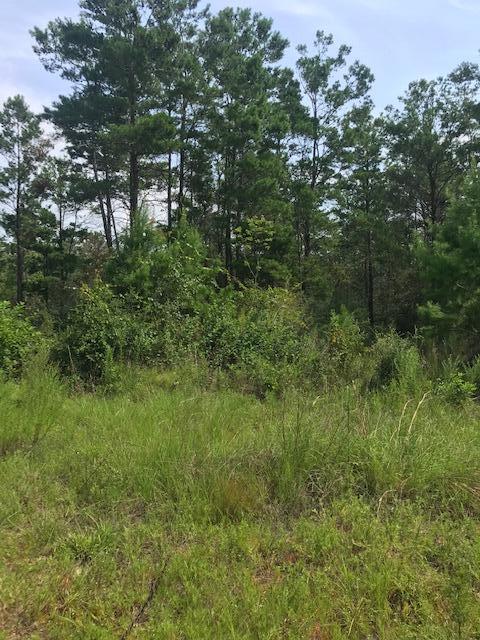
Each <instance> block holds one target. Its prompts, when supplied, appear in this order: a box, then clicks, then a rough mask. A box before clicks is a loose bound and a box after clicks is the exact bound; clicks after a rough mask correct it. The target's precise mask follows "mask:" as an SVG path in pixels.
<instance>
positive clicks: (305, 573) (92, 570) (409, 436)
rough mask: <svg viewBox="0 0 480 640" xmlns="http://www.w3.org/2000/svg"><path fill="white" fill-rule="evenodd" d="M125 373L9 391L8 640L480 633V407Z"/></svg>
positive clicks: (2, 468) (3, 499)
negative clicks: (94, 385)
mask: <svg viewBox="0 0 480 640" xmlns="http://www.w3.org/2000/svg"><path fill="white" fill-rule="evenodd" d="M121 379H122V381H123V382H122V384H123V387H122V388H121V389H119V390H118V393H117V394H113V395H112V394H110V395H102V394H98V393H97V394H77V395H75V396H73V395H72V394H71V393H69V392H68V390H66V389H65V387H64V386H63V385H62V384H61V383H60V381H59V379H58V376H57V375H56V374H55V372H54V370H49V369H48V367H45V366H44V365H40V364H39V363H37V364H36V365H34V366H33V369H30V370H27V372H26V378H25V379H24V381H23V382H21V383H20V384H14V383H13V382H10V383H4V384H2V386H1V387H0V405H1V406H0V412H1V415H2V430H1V435H0V452H1V453H0V455H1V458H0V526H1V535H0V558H1V579H0V602H1V606H0V629H1V630H2V632H3V637H4V638H5V639H7V638H8V639H10V638H31V639H40V638H51V639H64V638H79V639H80V638H81V639H82V640H93V639H102V640H106V639H113V638H127V637H128V638H145V639H147V638H148V639H152V638H158V639H163V638H165V639H167V638H168V639H170V638H171V639H174V638H178V639H180V638H188V639H195V640H196V639H198V638H204V639H205V640H206V639H211V638H242V639H247V638H248V639H250V638H262V639H264V638H272V639H277V638H306V639H310V640H327V639H340V638H342V639H343V638H358V639H364V638H382V639H388V638H392V639H394V638H395V639H398V638H412V639H413V638H431V639H440V638H444V639H445V640H446V639H448V640H451V639H452V638H465V639H467V638H469V639H470V638H476V637H478V620H479V617H480V601H479V596H478V593H479V590H480V583H479V579H480V578H479V576H480V547H479V536H478V528H479V516H480V488H479V481H480V462H479V460H480V431H479V429H478V420H479V417H480V412H479V409H478V408H477V406H476V404H475V402H473V401H470V400H467V401H465V402H464V403H463V404H462V405H461V406H458V405H457V406H456V405H453V404H452V403H451V402H447V401H446V400H444V399H443V398H442V397H441V396H440V395H438V394H433V393H429V391H430V390H429V388H428V385H427V386H425V387H424V388H418V389H416V391H415V392H414V393H409V391H408V390H405V388H404V387H403V386H402V384H401V383H399V382H392V383H391V384H390V385H389V387H388V388H384V389H382V390H373V391H370V392H369V393H360V391H359V390H358V388H356V387H355V385H346V384H345V385H343V386H341V387H340V386H339V387H338V388H337V389H333V388H331V389H329V390H328V392H323V393H321V394H320V395H312V394H311V393H309V392H299V391H293V390H290V391H287V392H286V393H285V394H284V395H283V397H281V398H278V397H275V396H274V395H268V396H267V397H266V398H265V399H263V400H260V399H256V398H255V397H253V396H251V395H246V394H240V393H238V392H235V391H232V390H231V389H229V388H227V387H226V385H225V381H224V380H223V378H222V377H221V376H220V377H219V378H218V377H217V378H216V377H215V376H213V375H212V374H209V373H207V372H206V371H205V369H203V368H201V367H198V366H195V365H192V366H188V367H183V368H180V369H172V370H169V371H161V370H152V369H150V370H144V369H143V370H142V369H138V368H133V369H132V368H130V369H127V370H125V371H124V372H123V374H122V376H121Z"/></svg>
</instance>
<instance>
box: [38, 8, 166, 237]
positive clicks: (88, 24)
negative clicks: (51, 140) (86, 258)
mask: <svg viewBox="0 0 480 640" xmlns="http://www.w3.org/2000/svg"><path fill="white" fill-rule="evenodd" d="M152 4H153V5H156V3H155V2H154V0H151V2H150V1H147V0H119V1H118V2H115V3H112V2H110V1H109V0H81V2H80V7H81V9H82V12H81V17H80V20H79V21H77V22H75V21H72V20H61V19H57V20H55V21H54V22H51V23H50V24H49V25H48V27H47V29H45V30H41V29H38V28H35V29H34V30H33V36H34V38H35V40H36V46H35V51H36V52H37V54H38V55H39V56H40V59H41V60H42V62H43V64H44V66H45V67H46V69H47V70H49V71H57V72H59V73H60V75H61V76H62V77H63V78H65V79H66V80H68V81H70V82H72V83H73V85H74V88H75V89H74V93H73V95H72V96H70V97H69V98H61V99H60V101H59V102H57V103H56V104H55V105H54V108H53V110H52V111H51V112H50V117H51V118H52V119H53V120H54V121H56V123H57V124H59V125H62V123H63V126H62V127H61V128H62V132H63V133H64V134H65V135H66V136H67V140H68V134H69V131H68V127H69V126H70V127H71V126H72V118H73V123H74V124H75V126H74V130H75V134H77V135H78V133H80V134H81V135H82V137H83V139H84V141H86V142H87V143H88V144H87V149H86V150H85V153H84V154H83V156H84V159H87V160H88V162H89V165H90V168H91V170H92V172H93V174H94V179H95V183H96V185H97V187H98V183H99V176H98V171H99V165H102V169H103V173H104V174H105V180H106V185H105V188H107V189H108V188H110V185H111V182H110V179H111V176H112V174H113V173H114V168H113V167H111V166H110V163H109V162H108V161H107V157H108V158H112V157H113V158H124V157H125V156H126V158H125V160H126V163H125V164H126V166H125V167H122V168H124V169H125V172H126V174H127V181H126V183H127V184H126V187H125V191H126V195H127V201H128V202H127V207H128V211H129V219H130V223H131V224H133V220H134V217H135V215H136V212H137V210H138V208H139V198H140V191H141V189H142V188H143V189H148V188H149V186H150V184H149V183H148V180H147V177H148V175H147V172H145V170H144V168H143V167H142V162H141V160H142V157H152V156H155V155H157V154H159V153H162V152H165V151H166V150H167V149H168V148H169V147H170V146H171V144H170V138H171V136H172V135H173V131H172V127H171V123H170V122H169V119H168V116H167V115H166V114H165V113H162V112H161V111H160V110H159V109H158V101H156V100H155V95H156V94H155V87H156V78H157V77H158V76H159V75H161V73H162V71H163V70H164V68H165V67H166V66H167V65H168V63H169V61H170V59H169V57H168V51H169V47H170V41H171V39H172V38H173V37H174V34H172V32H171V29H170V28H166V29H162V28H161V26H159V25H155V24H154V23H153V18H152ZM168 6H170V5H168ZM174 9H175V7H173V6H172V7H171V11H173V10H174ZM77 107H80V109H78V110H77ZM75 120H77V122H76V123H75ZM69 121H70V122H69ZM107 150H108V152H109V153H106V151H107ZM99 157H100V158H102V160H101V161H100V160H99ZM107 173H109V174H110V176H109V177H107ZM100 193H102V190H100ZM105 197H107V195H105ZM102 201H103V195H102V199H101V200H100V201H99V204H100V209H101V211H102V217H103V218H104V226H105V228H106V235H107V242H108V243H110V238H109V225H108V223H107V224H105V219H107V222H108V215H109V212H108V211H107V213H105V212H104V210H103V205H102Z"/></svg>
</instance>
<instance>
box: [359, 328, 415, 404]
mask: <svg viewBox="0 0 480 640" xmlns="http://www.w3.org/2000/svg"><path fill="white" fill-rule="evenodd" d="M369 356H370V366H371V374H370V375H371V377H370V381H369V387H370V388H372V389H377V388H383V387H387V386H389V385H391V384H392V383H396V384H397V385H398V386H400V387H401V389H402V391H405V392H407V393H410V394H414V393H416V392H417V391H418V388H419V387H421V386H422V384H421V383H422V382H424V378H425V374H424V371H423V367H422V359H421V356H420V353H419V351H418V349H417V348H416V347H415V345H414V344H413V343H412V342H411V341H410V340H407V339H405V338H402V337H401V336H399V335H398V333H396V332H395V331H389V332H388V333H385V334H378V335H377V337H376V340H375V342H374V343H373V345H372V346H371V347H370V350H369Z"/></svg>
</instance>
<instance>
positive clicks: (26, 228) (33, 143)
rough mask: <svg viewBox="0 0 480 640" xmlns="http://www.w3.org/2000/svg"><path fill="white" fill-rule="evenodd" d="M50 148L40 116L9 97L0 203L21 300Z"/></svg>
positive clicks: (0, 121)
mask: <svg viewBox="0 0 480 640" xmlns="http://www.w3.org/2000/svg"><path fill="white" fill-rule="evenodd" d="M47 150H48V143H47V142H46V140H45V138H44V137H43V136H42V130H41V126H40V120H39V118H38V116H35V115H34V114H33V113H32V112H31V111H30V109H29V108H28V106H27V104H26V103H25V100H24V99H23V98H22V97H21V96H15V97H13V98H9V99H8V100H7V101H6V102H5V104H4V105H3V109H2V111H1V112H0V154H1V155H2V157H3V159H4V162H5V165H4V166H3V167H2V169H1V170H0V205H1V206H2V209H1V223H2V226H3V228H4V229H5V231H6V232H7V234H8V235H9V236H11V237H13V238H14V241H15V254H16V301H17V302H22V301H23V300H24V294H25V288H24V284H25V249H26V248H27V246H28V245H29V243H32V241H33V240H34V239H35V238H36V237H37V235H38V232H39V228H40V227H41V214H42V207H41V202H40V198H39V195H38V193H37V189H36V179H37V177H38V173H39V169H40V167H41V165H42V163H43V162H44V160H45V157H46V153H47Z"/></svg>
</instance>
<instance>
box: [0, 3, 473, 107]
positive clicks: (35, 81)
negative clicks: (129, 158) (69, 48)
mask: <svg viewBox="0 0 480 640" xmlns="http://www.w3.org/2000/svg"><path fill="white" fill-rule="evenodd" d="M210 4H211V7H212V9H213V10H218V9H220V8H222V7H224V6H226V5H227V4H233V5H235V6H236V5H240V6H252V7H253V8H254V9H255V10H257V11H261V12H262V13H264V14H265V15H268V16H271V17H272V18H273V19H274V24H275V26H276V28H277V29H279V30H280V31H281V32H282V33H283V34H284V35H285V36H286V37H288V39H289V40H290V43H291V45H292V50H291V51H290V52H289V54H288V61H289V62H290V63H293V61H294V60H295V57H294V51H293V47H294V46H295V45H297V44H299V43H306V44H309V43H311V42H312V41H313V38H314V35H315V32H316V30H317V29H323V30H324V31H328V32H332V33H333V34H334V36H335V39H336V42H337V43H346V44H349V45H351V46H352V47H353V55H354V56H355V57H356V58H359V59H360V60H361V61H362V62H364V63H365V64H367V65H369V66H370V68H371V69H372V71H373V72H374V74H375V76H376V84H375V89H374V93H373V95H374V99H375V102H376V103H377V106H378V107H379V108H383V107H384V106H385V105H386V104H389V103H392V102H394V101H395V99H396V98H397V96H399V95H400V94H401V93H402V92H403V91H404V89H405V88H406V86H407V85H408V83H409V81H411V80H414V79H416V78H419V77H427V78H431V77H435V76H437V75H440V74H444V73H448V72H449V71H450V70H451V69H452V68H453V67H455V66H456V65H457V64H458V63H460V62H462V61H464V60H470V61H475V62H476V61H479V55H478V49H479V48H480V0H257V1H256V2H249V1H248V0H237V2H232V3H228V2H224V1H222V0H212V2H211V3H210ZM76 13H77V1H76V0H0V101H1V102H3V101H4V100H5V98H7V97H8V96H9V95H13V94H15V93H22V94H23V95H25V97H26V98H27V100H28V101H29V102H30V104H31V105H32V107H33V108H34V109H36V110H39V109H41V107H42V106H43V105H46V104H49V103H50V102H51V101H52V100H53V99H55V97H56V96H57V95H58V93H59V92H60V91H62V90H65V87H64V85H62V83H61V82H60V81H59V80H58V78H55V77H54V76H52V75H51V74H48V73H47V72H46V71H44V70H43V68H42V66H41V65H40V63H39V62H38V60H36V58H35V55H34V53H33V51H32V42H31V38H30V35H29V33H28V31H29V29H30V28H31V27H33V26H34V25H37V26H44V25H45V24H46V23H47V22H48V20H50V19H53V18H55V17H58V16H67V15H70V16H73V15H75V14H76Z"/></svg>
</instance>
